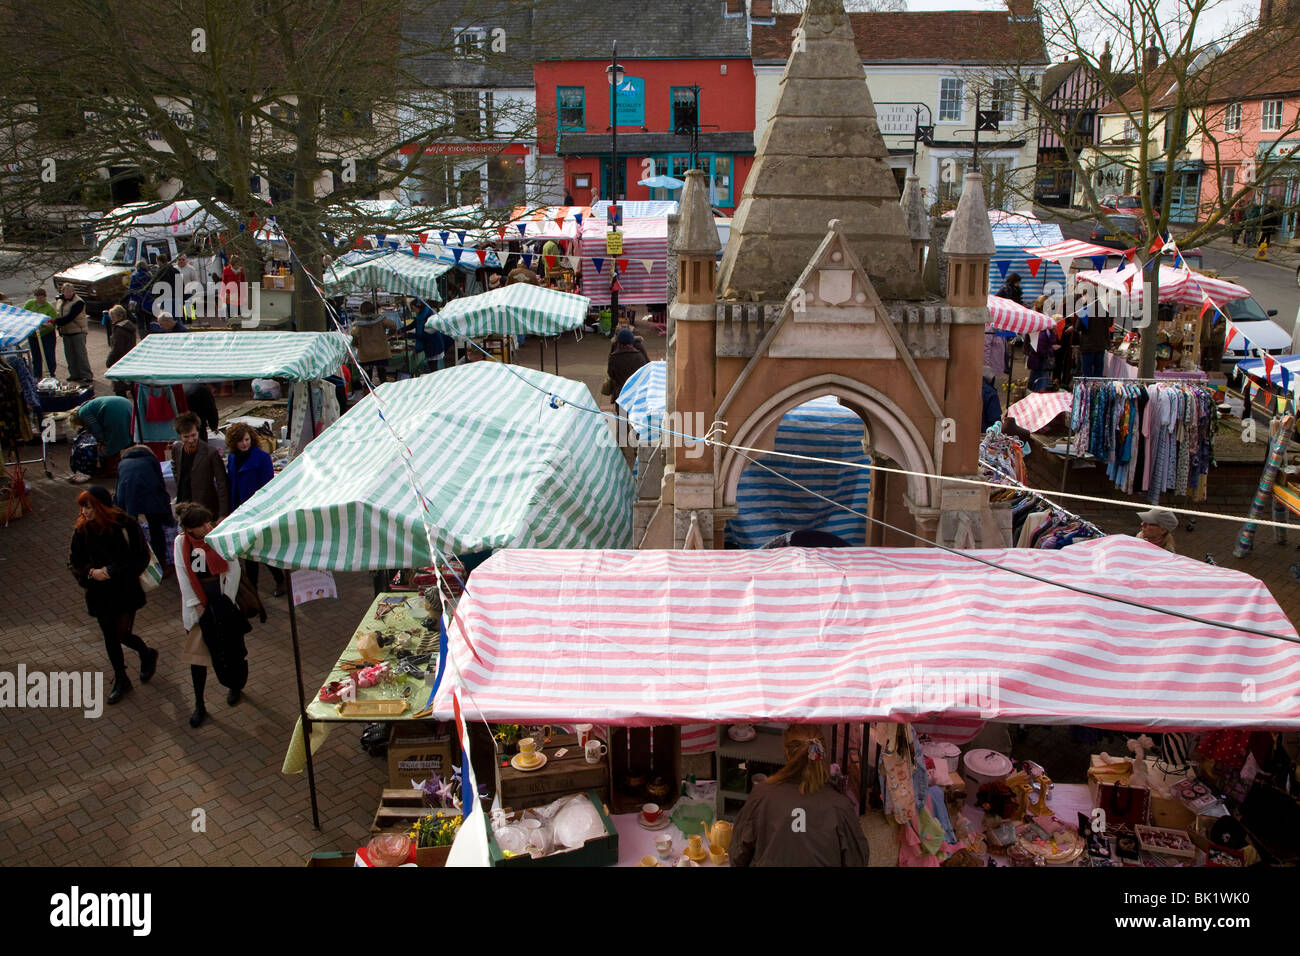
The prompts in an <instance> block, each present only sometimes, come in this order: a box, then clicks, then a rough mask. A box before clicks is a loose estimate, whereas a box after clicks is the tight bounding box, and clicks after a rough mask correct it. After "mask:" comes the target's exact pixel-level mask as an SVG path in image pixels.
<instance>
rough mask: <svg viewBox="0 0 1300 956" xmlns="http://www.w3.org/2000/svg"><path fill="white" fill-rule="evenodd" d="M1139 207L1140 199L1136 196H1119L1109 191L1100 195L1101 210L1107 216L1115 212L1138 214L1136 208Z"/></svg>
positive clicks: (1138, 208)
mask: <svg viewBox="0 0 1300 956" xmlns="http://www.w3.org/2000/svg"><path fill="white" fill-rule="evenodd" d="M1141 208H1142V200H1141V198H1139V197H1138V196H1121V195H1118V194H1117V193H1111V194H1109V195H1107V196H1102V197H1101V211H1102V212H1104V213H1105V214H1106V215H1108V216H1111V215H1115V214H1116V213H1119V214H1121V215H1129V216H1134V215H1138V214H1139V213H1138V212H1137V210H1140V209H1141Z"/></svg>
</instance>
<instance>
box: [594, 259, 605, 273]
mask: <svg viewBox="0 0 1300 956" xmlns="http://www.w3.org/2000/svg"><path fill="white" fill-rule="evenodd" d="M591 262H592V264H593V265H594V266H595V267H596V275H600V270H601V269H603V268H604V267H605V260H604V259H595V258H593V259H592V260H591Z"/></svg>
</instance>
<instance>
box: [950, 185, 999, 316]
mask: <svg viewBox="0 0 1300 956" xmlns="http://www.w3.org/2000/svg"><path fill="white" fill-rule="evenodd" d="M997 248H998V247H997V243H995V242H994V241H993V227H992V226H990V225H989V207H988V206H987V205H986V204H985V202H984V177H983V176H982V175H980V174H979V173H977V172H969V173H967V174H966V178H965V179H964V180H963V181H962V187H961V199H959V200H957V212H956V213H955V214H954V215H953V219H952V228H951V229H950V230H949V232H948V241H947V242H945V243H944V244H943V251H944V253H945V254H946V255H947V256H948V304H949V305H953V306H967V307H970V308H985V307H987V305H988V293H989V257H990V256H992V255H993V254H994V253H996V252H997Z"/></svg>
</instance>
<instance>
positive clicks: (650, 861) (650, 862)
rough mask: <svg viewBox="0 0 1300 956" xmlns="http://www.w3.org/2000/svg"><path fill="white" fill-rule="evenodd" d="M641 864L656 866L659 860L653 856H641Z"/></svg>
mask: <svg viewBox="0 0 1300 956" xmlns="http://www.w3.org/2000/svg"><path fill="white" fill-rule="evenodd" d="M641 865H642V866H658V865H659V861H658V860H656V859H655V858H654V857H652V856H643V857H641Z"/></svg>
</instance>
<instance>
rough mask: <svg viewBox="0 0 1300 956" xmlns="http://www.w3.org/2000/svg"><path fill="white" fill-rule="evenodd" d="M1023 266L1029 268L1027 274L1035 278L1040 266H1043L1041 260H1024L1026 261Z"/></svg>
mask: <svg viewBox="0 0 1300 956" xmlns="http://www.w3.org/2000/svg"><path fill="white" fill-rule="evenodd" d="M1025 265H1027V266H1029V274H1030V275H1031V276H1033V277H1035V278H1036V277H1037V276H1038V270H1039V269H1040V268H1041V267H1042V265H1043V260H1042V259H1026V260H1025Z"/></svg>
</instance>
